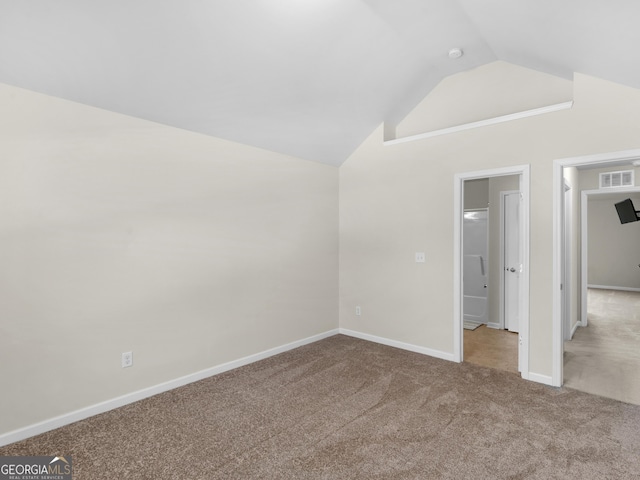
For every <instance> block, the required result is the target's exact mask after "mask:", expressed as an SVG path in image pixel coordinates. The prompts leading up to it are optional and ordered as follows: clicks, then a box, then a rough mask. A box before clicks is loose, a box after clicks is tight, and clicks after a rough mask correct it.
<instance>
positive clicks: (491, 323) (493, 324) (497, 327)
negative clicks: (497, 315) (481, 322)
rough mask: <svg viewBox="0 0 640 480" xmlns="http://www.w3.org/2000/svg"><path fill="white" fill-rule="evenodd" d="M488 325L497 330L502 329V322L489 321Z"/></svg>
mask: <svg viewBox="0 0 640 480" xmlns="http://www.w3.org/2000/svg"><path fill="white" fill-rule="evenodd" d="M487 327H489V328H495V329H496V330H500V324H499V323H494V322H489V323H487Z"/></svg>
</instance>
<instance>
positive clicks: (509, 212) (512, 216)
mask: <svg viewBox="0 0 640 480" xmlns="http://www.w3.org/2000/svg"><path fill="white" fill-rule="evenodd" d="M502 199H503V210H502V211H503V215H504V244H503V245H504V270H505V272H504V295H503V301H504V307H503V308H504V328H505V329H507V330H509V331H510V332H516V333H517V332H519V331H520V274H521V273H522V261H521V258H522V257H521V255H520V192H504V195H503V196H502Z"/></svg>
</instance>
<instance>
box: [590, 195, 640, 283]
mask: <svg viewBox="0 0 640 480" xmlns="http://www.w3.org/2000/svg"><path fill="white" fill-rule="evenodd" d="M625 198H631V200H633V203H634V206H636V208H638V209H640V194H629V193H627V194H618V195H616V196H614V197H612V196H609V195H607V198H604V199H603V198H601V197H598V196H597V195H592V196H590V197H589V199H588V210H587V212H588V217H587V226H588V239H589V243H588V250H587V251H588V271H587V284H589V285H599V286H606V287H619V288H632V289H640V268H638V266H639V265H640V223H639V222H635V223H627V224H624V225H623V224H621V223H620V220H619V219H618V214H617V213H616V209H615V206H614V204H615V203H617V202H619V201H622V200H624V199H625Z"/></svg>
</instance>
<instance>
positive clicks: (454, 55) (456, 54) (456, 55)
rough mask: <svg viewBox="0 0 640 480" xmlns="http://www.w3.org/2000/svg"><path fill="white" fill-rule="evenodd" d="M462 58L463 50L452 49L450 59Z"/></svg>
mask: <svg viewBox="0 0 640 480" xmlns="http://www.w3.org/2000/svg"><path fill="white" fill-rule="evenodd" d="M461 56H462V49H461V48H452V49H451V50H449V58H451V59H455V58H460V57H461Z"/></svg>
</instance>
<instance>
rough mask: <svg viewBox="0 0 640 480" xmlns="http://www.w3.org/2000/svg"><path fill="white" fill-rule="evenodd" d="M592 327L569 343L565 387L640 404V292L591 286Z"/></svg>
mask: <svg viewBox="0 0 640 480" xmlns="http://www.w3.org/2000/svg"><path fill="white" fill-rule="evenodd" d="M587 304H588V326H587V327H584V328H583V327H578V330H577V331H576V333H575V335H574V336H573V340H571V341H568V342H565V352H564V385H565V386H566V387H570V388H575V389H576V390H581V391H583V392H588V393H592V394H595V395H601V396H604V397H609V398H613V399H616V400H621V401H623V402H627V403H633V404H636V405H640V375H639V373H638V372H640V292H625V291H617V290H598V289H589V292H588V298H587Z"/></svg>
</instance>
